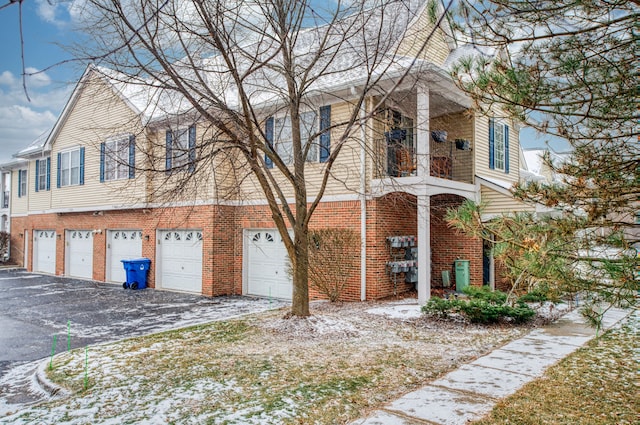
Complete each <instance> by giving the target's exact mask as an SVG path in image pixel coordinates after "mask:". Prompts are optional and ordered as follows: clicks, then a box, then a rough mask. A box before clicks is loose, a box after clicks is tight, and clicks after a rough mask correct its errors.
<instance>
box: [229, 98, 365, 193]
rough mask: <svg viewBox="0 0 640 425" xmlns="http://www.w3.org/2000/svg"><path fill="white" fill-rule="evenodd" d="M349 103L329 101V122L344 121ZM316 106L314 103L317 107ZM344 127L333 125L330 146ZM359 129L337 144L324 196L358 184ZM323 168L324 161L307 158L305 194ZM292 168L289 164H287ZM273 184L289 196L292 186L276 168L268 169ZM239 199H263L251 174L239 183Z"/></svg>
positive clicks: (316, 183) (316, 185)
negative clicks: (337, 148) (339, 149)
mask: <svg viewBox="0 0 640 425" xmlns="http://www.w3.org/2000/svg"><path fill="white" fill-rule="evenodd" d="M353 107H354V106H353V105H351V104H349V103H346V102H343V103H337V104H332V105H331V124H332V125H336V124H338V123H341V122H346V121H347V120H348V119H349V117H350V114H351V112H352V111H353ZM319 108H320V106H318V109H319ZM344 131H345V129H344V127H336V128H334V129H332V131H331V150H332V151H333V149H334V148H335V146H336V143H338V142H339V140H340V138H341V137H342V136H343V135H344ZM360 146H361V145H360V129H359V128H358V127H354V128H353V130H352V134H351V135H350V137H349V138H348V140H347V141H346V142H345V144H344V145H343V147H342V148H341V151H340V155H339V156H338V159H337V160H336V161H335V162H334V164H333V166H332V172H331V176H330V178H329V180H328V181H327V187H326V190H325V193H324V196H336V195H347V194H356V193H357V191H358V188H359V185H360ZM325 168H326V164H325V163H320V162H307V163H306V166H305V181H306V184H307V193H308V196H309V197H313V196H315V195H316V194H317V193H318V191H319V190H320V187H321V184H322V178H323V175H324V171H325ZM291 169H292V166H291ZM271 172H272V174H273V176H274V179H275V181H276V182H277V184H278V185H279V186H280V187H281V188H282V190H283V192H284V195H285V197H287V198H292V197H293V195H294V190H293V188H292V186H291V184H290V183H289V181H288V180H287V179H286V178H285V177H284V176H283V175H282V174H281V173H280V172H278V170H277V168H276V167H275V166H274V168H272V169H271ZM239 196H240V200H241V201H242V200H261V199H264V192H263V191H262V188H261V187H260V185H259V183H258V181H257V179H256V178H255V177H254V176H252V175H251V176H249V178H247V179H245V180H243V181H242V183H241V186H240V193H239Z"/></svg>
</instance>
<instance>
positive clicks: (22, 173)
mask: <svg viewBox="0 0 640 425" xmlns="http://www.w3.org/2000/svg"><path fill="white" fill-rule="evenodd" d="M27 174H28V173H27V170H18V197H22V196H27Z"/></svg>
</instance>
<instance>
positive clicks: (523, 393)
mask: <svg viewBox="0 0 640 425" xmlns="http://www.w3.org/2000/svg"><path fill="white" fill-rule="evenodd" d="M639 371H640V314H639V313H638V311H636V312H635V313H634V314H633V315H632V316H631V317H630V318H629V319H628V320H627V321H626V322H625V324H624V325H623V326H622V327H618V328H615V329H613V330H611V331H609V332H607V333H605V334H604V335H602V336H601V337H600V338H599V339H597V340H592V341H591V342H590V343H589V344H588V345H587V346H585V347H583V348H581V349H580V350H578V351H577V352H576V353H574V354H573V355H571V356H569V357H567V358H566V359H564V360H562V361H561V362H560V363H558V364H557V365H556V366H554V367H552V368H550V369H549V370H548V371H547V373H546V374H545V376H544V377H543V378H542V379H539V380H536V381H533V382H531V383H530V384H528V385H526V386H525V387H523V388H522V389H521V390H520V391H518V392H516V393H515V394H514V395H512V396H511V397H508V398H506V399H504V400H502V401H500V403H498V405H497V406H496V408H495V409H494V410H493V411H492V412H491V414H490V415H489V416H487V417H486V418H484V419H483V420H481V421H479V422H474V424H475V425H494V424H518V425H528V424H531V425H534V424H535V425H539V424H554V425H563V424H567V425H568V424H576V425H578V424H580V425H604V424H616V425H623V424H639V423H640V390H639V388H640V387H639V385H638V383H639V378H640V373H639Z"/></svg>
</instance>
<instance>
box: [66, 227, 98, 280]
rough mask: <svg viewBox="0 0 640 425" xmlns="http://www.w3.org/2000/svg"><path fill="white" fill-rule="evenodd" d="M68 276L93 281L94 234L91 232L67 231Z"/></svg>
mask: <svg viewBox="0 0 640 425" xmlns="http://www.w3.org/2000/svg"><path fill="white" fill-rule="evenodd" d="M66 239H67V240H66V242H67V243H66V245H67V261H66V266H67V268H66V270H67V272H66V275H67V276H71V277H81V278H85V279H93V233H92V232H91V230H67V238H66Z"/></svg>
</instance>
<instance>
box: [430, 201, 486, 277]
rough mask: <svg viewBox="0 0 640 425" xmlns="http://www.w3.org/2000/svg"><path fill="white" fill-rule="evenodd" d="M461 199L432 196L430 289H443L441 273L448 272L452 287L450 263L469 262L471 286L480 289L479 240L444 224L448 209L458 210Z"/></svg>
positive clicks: (480, 246)
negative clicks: (456, 261)
mask: <svg viewBox="0 0 640 425" xmlns="http://www.w3.org/2000/svg"><path fill="white" fill-rule="evenodd" d="M463 200H464V198H462V197H460V196H456V195H436V196H432V197H431V286H432V288H439V287H442V271H443V270H448V271H449V272H450V273H449V276H450V280H451V287H452V288H455V279H456V277H455V273H454V269H453V262H454V261H455V260H457V259H461V260H470V263H469V268H470V270H469V272H470V273H469V274H470V281H471V284H472V285H478V286H482V240H480V239H475V238H472V237H469V236H467V235H465V234H464V233H462V232H460V231H458V230H456V229H452V228H451V227H449V225H448V224H447V223H446V221H445V215H446V212H447V210H448V209H450V208H457V207H458V206H459V205H460V204H461V203H462V202H463Z"/></svg>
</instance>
